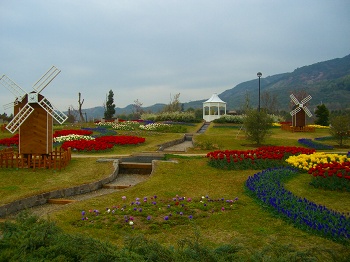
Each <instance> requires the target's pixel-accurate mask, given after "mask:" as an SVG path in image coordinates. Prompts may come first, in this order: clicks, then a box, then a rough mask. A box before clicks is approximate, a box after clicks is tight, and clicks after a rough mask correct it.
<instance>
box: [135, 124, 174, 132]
mask: <svg viewBox="0 0 350 262" xmlns="http://www.w3.org/2000/svg"><path fill="white" fill-rule="evenodd" d="M170 126H171V125H170V124H162V123H152V124H148V125H140V126H139V128H140V129H141V130H146V131H161V130H164V129H167V128H169V127H170Z"/></svg>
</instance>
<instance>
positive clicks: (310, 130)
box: [281, 125, 315, 132]
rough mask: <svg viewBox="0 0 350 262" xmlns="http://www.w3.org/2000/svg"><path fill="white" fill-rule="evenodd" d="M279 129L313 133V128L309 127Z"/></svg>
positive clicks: (284, 127) (286, 126)
mask: <svg viewBox="0 0 350 262" xmlns="http://www.w3.org/2000/svg"><path fill="white" fill-rule="evenodd" d="M281 129H282V130H286V131H291V132H315V128H314V127H311V126H291V125H281Z"/></svg>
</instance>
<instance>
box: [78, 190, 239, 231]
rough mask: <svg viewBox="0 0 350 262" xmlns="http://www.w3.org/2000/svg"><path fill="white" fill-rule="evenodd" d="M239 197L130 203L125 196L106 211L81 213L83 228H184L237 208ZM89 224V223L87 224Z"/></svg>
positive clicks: (155, 200) (145, 198)
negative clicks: (202, 219) (183, 226)
mask: <svg viewBox="0 0 350 262" xmlns="http://www.w3.org/2000/svg"><path fill="white" fill-rule="evenodd" d="M237 201H238V198H237V197H236V198H234V199H224V198H210V197H209V196H202V197H196V198H191V197H184V196H178V195H176V196H175V197H173V198H172V199H165V200H161V199H158V197H157V196H151V197H147V196H146V197H143V198H136V199H135V200H132V201H131V202H129V203H127V198H126V196H123V197H122V199H121V203H118V204H116V205H113V206H111V207H107V208H106V209H105V210H104V211H102V212H100V211H99V210H93V209H90V210H88V211H85V210H83V211H82V212H81V219H80V221H81V222H80V224H79V225H80V226H82V225H88V226H91V225H96V226H97V227H101V225H103V227H104V228H106V227H110V228H119V229H125V228H132V229H140V230H147V229H150V230H152V229H158V228H159V226H162V225H171V226H176V225H183V224H186V223H188V222H189V221H191V220H193V219H200V218H203V217H210V216H211V215H215V214H217V213H221V212H229V211H231V210H233V209H235V208H236V205H235V203H236V202H237ZM87 223H88V224H87Z"/></svg>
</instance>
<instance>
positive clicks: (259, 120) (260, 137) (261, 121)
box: [243, 110, 273, 145]
mask: <svg viewBox="0 0 350 262" xmlns="http://www.w3.org/2000/svg"><path fill="white" fill-rule="evenodd" d="M272 123H273V120H272V118H271V117H270V116H269V115H268V114H267V113H265V112H264V111H260V112H259V111H257V110H250V111H249V112H248V113H247V116H246V117H245V118H244V121H243V124H244V130H245V133H246V135H247V139H248V140H250V141H253V142H255V143H256V144H257V145H260V144H261V143H262V142H264V140H265V139H266V137H267V136H268V135H270V134H271V132H270V131H269V129H270V128H271V127H272Z"/></svg>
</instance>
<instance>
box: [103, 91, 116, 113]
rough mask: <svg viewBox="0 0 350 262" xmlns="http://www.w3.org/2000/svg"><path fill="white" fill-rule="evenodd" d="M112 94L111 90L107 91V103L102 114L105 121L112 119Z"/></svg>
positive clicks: (113, 105)
mask: <svg viewBox="0 0 350 262" xmlns="http://www.w3.org/2000/svg"><path fill="white" fill-rule="evenodd" d="M113 96H114V94H113V91H112V90H109V93H108V97H107V101H106V108H105V112H104V117H105V119H112V117H113V115H114V114H115V104H114V98H113Z"/></svg>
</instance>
